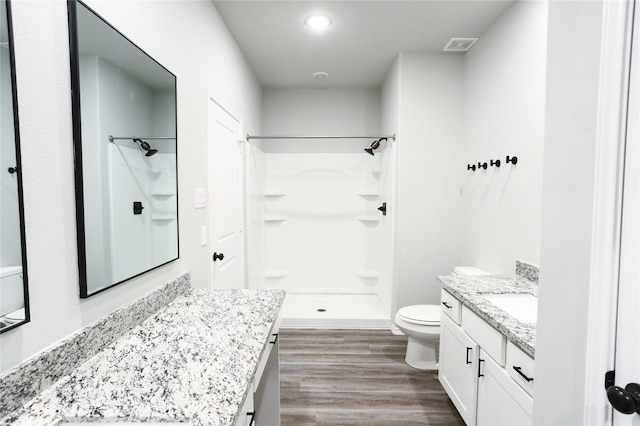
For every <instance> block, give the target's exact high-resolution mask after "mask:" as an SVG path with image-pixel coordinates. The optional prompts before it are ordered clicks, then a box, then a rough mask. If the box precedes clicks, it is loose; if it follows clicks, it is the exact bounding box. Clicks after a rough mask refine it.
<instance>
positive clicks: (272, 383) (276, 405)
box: [254, 334, 280, 426]
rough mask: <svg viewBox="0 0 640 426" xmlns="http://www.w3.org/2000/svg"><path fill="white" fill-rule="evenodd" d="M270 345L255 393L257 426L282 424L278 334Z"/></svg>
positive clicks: (277, 425)
mask: <svg viewBox="0 0 640 426" xmlns="http://www.w3.org/2000/svg"><path fill="white" fill-rule="evenodd" d="M269 345H271V350H270V351H269V352H268V353H266V354H264V355H263V357H264V356H267V357H268V358H267V361H266V364H265V367H264V372H263V373H262V375H261V379H260V382H259V383H257V387H256V391H255V394H254V400H255V411H256V422H255V424H256V426H279V425H280V342H278V335H277V334H275V335H274V338H273V340H272V341H271V342H270V343H269Z"/></svg>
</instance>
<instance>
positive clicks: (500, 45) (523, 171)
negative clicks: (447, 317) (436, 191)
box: [455, 1, 547, 274]
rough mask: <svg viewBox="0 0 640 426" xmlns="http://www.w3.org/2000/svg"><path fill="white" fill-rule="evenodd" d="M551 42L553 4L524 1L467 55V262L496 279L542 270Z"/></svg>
mask: <svg viewBox="0 0 640 426" xmlns="http://www.w3.org/2000/svg"><path fill="white" fill-rule="evenodd" d="M546 40H547V3H546V2H543V1H535V2H530V1H519V2H515V3H514V4H513V6H511V7H510V8H509V9H507V11H506V12H505V13H504V14H503V15H502V16H501V17H500V18H499V19H498V21H496V22H495V23H494V24H493V25H492V26H491V27H490V28H489V29H488V30H487V31H486V32H485V33H484V34H482V36H481V37H480V40H479V41H478V43H476V45H475V46H473V48H472V49H471V50H470V51H469V52H468V53H466V54H465V55H464V115H461V116H460V117H461V118H463V122H464V129H465V137H464V154H463V156H462V158H460V160H459V161H458V162H457V163H456V166H455V167H456V170H458V171H459V173H460V175H461V176H462V179H463V184H462V187H461V191H460V192H461V199H462V230H463V231H462V238H461V239H460V254H461V256H460V262H462V263H463V264H465V265H475V266H479V267H481V268H484V269H486V270H488V271H491V272H493V273H496V274H513V273H514V272H515V262H516V260H518V259H522V260H526V261H528V262H532V263H535V264H539V263H540V222H541V219H540V218H541V214H542V158H543V151H544V101H545V73H546V47H547V46H546ZM507 155H509V156H517V157H518V163H517V165H515V166H513V165H510V164H506V163H505V159H506V156H507ZM496 159H499V160H500V161H501V162H502V164H501V167H500V168H496V167H491V166H489V168H488V169H487V170H480V169H479V170H476V171H475V172H473V171H467V170H466V166H467V164H476V165H477V163H478V162H479V161H480V162H487V163H490V160H496Z"/></svg>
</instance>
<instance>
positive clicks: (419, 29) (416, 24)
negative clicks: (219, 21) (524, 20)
mask: <svg viewBox="0 0 640 426" xmlns="http://www.w3.org/2000/svg"><path fill="white" fill-rule="evenodd" d="M213 2H214V4H215V5H216V7H217V9H218V11H219V12H220V14H221V15H222V18H223V19H224V21H225V23H226V24H227V26H228V27H229V30H230V31H231V33H232V34H233V36H234V37H235V39H236V41H237V42H238V44H239V45H240V49H241V50H242V52H243V53H244V54H245V56H246V57H247V60H248V61H249V63H250V64H251V66H252V67H253V69H254V71H255V72H256V74H257V76H258V79H259V80H260V83H261V84H262V85H263V87H267V88H269V87H295V88H299V87H378V86H380V85H381V84H382V82H383V79H384V77H385V75H386V74H387V72H388V71H389V68H390V66H391V65H392V64H393V62H394V60H395V58H396V57H397V56H398V53H400V52H427V53H438V54H443V55H447V54H448V55H451V54H452V53H442V48H443V47H444V46H445V45H446V43H447V42H448V41H449V39H450V38H452V37H480V36H481V35H482V33H483V32H484V31H485V30H486V29H487V28H489V27H490V26H491V24H492V23H493V22H494V21H495V20H496V19H497V18H498V17H499V16H500V15H501V14H502V13H503V12H504V11H505V10H506V9H507V8H508V7H509V6H510V5H511V4H512V3H513V0H490V1H484V0H444V1H435V0H412V1H403V0H386V1H385V0H378V1H368V0H347V1H344V0H342V1H341V0H333V1H313V0H288V1H272V0H259V1H248V0H213ZM313 13H323V14H326V15H329V16H330V17H331V19H332V20H333V24H332V26H331V27H330V28H329V29H328V30H326V31H325V32H323V33H316V32H313V31H311V30H309V29H308V28H307V27H306V26H305V24H304V19H305V18H306V17H307V16H309V15H311V14H313ZM317 71H324V72H327V73H328V74H329V77H328V78H327V79H325V80H315V79H314V78H313V77H312V74H313V73H314V72H317Z"/></svg>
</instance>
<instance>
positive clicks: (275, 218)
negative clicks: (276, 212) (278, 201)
mask: <svg viewBox="0 0 640 426" xmlns="http://www.w3.org/2000/svg"><path fill="white" fill-rule="evenodd" d="M285 220H287V218H286V217H282V216H267V217H265V218H264V221H265V222H266V223H281V222H284V221H285Z"/></svg>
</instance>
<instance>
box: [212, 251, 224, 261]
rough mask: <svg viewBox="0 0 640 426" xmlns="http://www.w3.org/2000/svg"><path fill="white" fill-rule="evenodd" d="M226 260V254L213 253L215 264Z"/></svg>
mask: <svg viewBox="0 0 640 426" xmlns="http://www.w3.org/2000/svg"><path fill="white" fill-rule="evenodd" d="M222 259H224V253H220V254H218V253H213V261H214V262H215V261H216V260H222Z"/></svg>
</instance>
